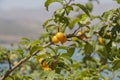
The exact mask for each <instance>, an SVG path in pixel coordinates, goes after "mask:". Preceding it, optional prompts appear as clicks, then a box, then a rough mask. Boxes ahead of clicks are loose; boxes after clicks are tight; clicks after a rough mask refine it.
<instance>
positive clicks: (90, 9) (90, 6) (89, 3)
mask: <svg viewBox="0 0 120 80" xmlns="http://www.w3.org/2000/svg"><path fill="white" fill-rule="evenodd" d="M86 8H87V9H88V10H89V11H90V12H91V11H92V10H93V4H92V3H91V2H87V3H86Z"/></svg>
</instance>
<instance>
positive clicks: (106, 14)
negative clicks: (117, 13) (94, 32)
mask: <svg viewBox="0 0 120 80" xmlns="http://www.w3.org/2000/svg"><path fill="white" fill-rule="evenodd" d="M113 12H114V10H110V11H107V12H104V13H103V14H102V17H103V18H104V19H105V20H106V21H109V20H110V19H111V18H112V17H113V16H114V13H113Z"/></svg>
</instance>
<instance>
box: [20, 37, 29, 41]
mask: <svg viewBox="0 0 120 80" xmlns="http://www.w3.org/2000/svg"><path fill="white" fill-rule="evenodd" d="M21 40H23V41H30V39H28V38H26V37H23V38H21Z"/></svg>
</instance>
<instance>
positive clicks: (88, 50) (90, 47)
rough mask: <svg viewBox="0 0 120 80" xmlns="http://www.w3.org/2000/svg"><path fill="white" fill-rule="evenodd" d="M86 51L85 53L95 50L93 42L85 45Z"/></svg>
mask: <svg viewBox="0 0 120 80" xmlns="http://www.w3.org/2000/svg"><path fill="white" fill-rule="evenodd" d="M84 51H85V53H91V52H92V51H93V46H92V45H91V44H89V43H87V44H86V45H85V48H84Z"/></svg>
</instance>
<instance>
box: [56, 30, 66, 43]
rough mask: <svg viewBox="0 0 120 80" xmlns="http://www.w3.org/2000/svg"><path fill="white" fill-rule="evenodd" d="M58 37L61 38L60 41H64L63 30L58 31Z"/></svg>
mask: <svg viewBox="0 0 120 80" xmlns="http://www.w3.org/2000/svg"><path fill="white" fill-rule="evenodd" d="M56 37H57V38H58V39H59V41H62V40H63V39H64V34H63V33H62V32H58V33H57V34H56Z"/></svg>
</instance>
